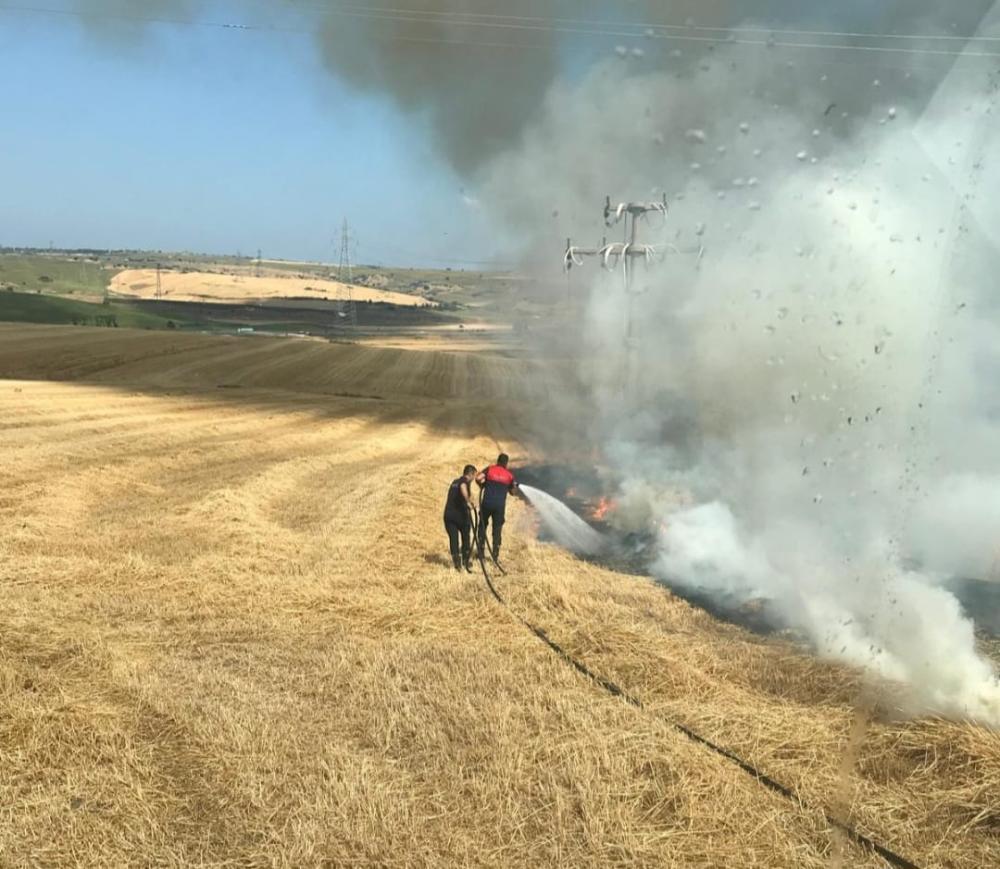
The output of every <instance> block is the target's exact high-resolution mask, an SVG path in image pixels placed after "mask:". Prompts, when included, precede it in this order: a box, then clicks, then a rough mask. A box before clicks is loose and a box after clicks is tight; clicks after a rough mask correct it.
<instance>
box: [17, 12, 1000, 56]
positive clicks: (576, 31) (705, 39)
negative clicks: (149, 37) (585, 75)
mask: <svg viewBox="0 0 1000 869" xmlns="http://www.w3.org/2000/svg"><path fill="white" fill-rule="evenodd" d="M314 9H315V10H316V11H324V12H326V13H327V14H331V15H342V16H347V17H354V18H359V19H367V20H373V21H386V22H392V21H401V22H404V23H411V24H426V23H428V19H427V15H426V13H425V14H424V15H423V16H421V15H419V14H414V13H413V12H405V11H399V12H396V11H390V12H386V13H381V12H379V11H378V8H377V7H376V9H374V10H373V9H358V8H355V9H349V8H343V7H338V8H333V7H331V8H329V9H327V8H325V7H324V8H323V9H322V10H320V9H319V7H314ZM0 11H10V12H22V13H27V14H41V15H55V16H66V17H75V18H80V19H87V18H94V19H105V20H124V21H135V22H138V23H146V24H168V25H174V26H179V27H207V28H215V29H224V30H242V31H264V32H277V33H311V32H312V31H310V30H307V29H303V28H298V27H287V26H280V25H273V24H244V23H236V22H224V21H205V20H201V19H179V18H163V17H152V16H138V15H126V14H121V13H87V12H83V11H81V10H75V9H54V8H51V7H40V6H24V5H11V4H3V5H0ZM444 20H448V19H444ZM452 23H454V24H458V25H460V26H464V27H467V28H473V27H478V28H502V29H507V30H515V31H520V32H545V33H559V34H564V35H571V36H591V37H598V38H611V37H615V38H626V39H628V38H636V37H638V36H641V35H642V34H640V33H639V32H638V31H637V30H620V29H619V30H612V29H598V28H589V27H569V26H561V25H558V24H556V23H554V22H553V23H551V24H549V23H540V24H535V23H516V22H496V23H491V22H486V21H474V20H471V19H470V20H468V21H466V22H462V21H452ZM619 26H621V25H619ZM632 26H633V27H636V28H638V25H632ZM660 26H661V28H662V27H671V26H674V25H660ZM726 32H727V33H729V37H728V38H726V39H722V40H720V39H718V38H716V37H712V36H696V35H693V34H683V35H681V34H669V35H663V36H661V37H660V38H661V39H663V40H665V41H671V42H694V43H701V44H719V43H724V44H727V45H741V46H753V47H760V48H791V49H802V50H813V51H848V52H861V53H884V54H903V55H925V56H938V57H954V58H996V59H1000V52H997V51H970V50H968V49H959V50H953V49H942V48H929V47H904V46H887V45H851V44H848V43H836V42H792V41H784V40H777V39H774V38H773V36H771V37H768V38H767V39H740V38H737V37H736V34H738V33H740V32H741V31H738V30H730V31H726ZM744 32H759V33H761V34H764V33H768V32H769V31H766V30H760V31H744ZM787 33H789V34H795V33H799V31H787ZM813 33H814V34H823V33H824V32H823V31H813ZM829 33H830V35H831V36H832V35H834V32H833V31H830V32H829ZM864 36H867V37H868V38H883V37H891V36H894V35H891V34H877V35H876V34H871V35H867V34H865V35H864ZM904 36H905V35H904ZM385 38H387V39H390V40H392V41H401V42H416V43H421V42H425V43H430V44H437V45H456V46H473V47H496V48H531V47H537V46H536V45H535V44H532V43H524V42H520V43H518V42H483V41H473V40H468V39H462V38H458V39H447V38H440V37H426V38H421V37H413V36H402V35H390V36H387V37H385ZM914 38H915V37H914ZM984 38H985V37H984ZM990 39H992V37H990Z"/></svg>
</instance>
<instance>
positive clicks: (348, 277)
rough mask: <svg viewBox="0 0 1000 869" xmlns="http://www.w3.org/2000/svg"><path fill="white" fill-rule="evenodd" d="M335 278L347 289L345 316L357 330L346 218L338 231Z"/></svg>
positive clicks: (349, 239) (349, 232)
mask: <svg viewBox="0 0 1000 869" xmlns="http://www.w3.org/2000/svg"><path fill="white" fill-rule="evenodd" d="M337 277H338V279H339V280H340V282H341V283H342V284H344V285H345V286H346V287H347V316H348V317H349V318H350V321H351V328H352V329H357V328H358V308H357V305H355V303H354V291H353V289H352V288H351V286H352V284H353V283H354V268H353V267H352V265H351V227H350V225H349V224H348V222H347V218H346V217H345V218H344V223H343V226H342V227H341V230H340V268H339V270H338V271H337Z"/></svg>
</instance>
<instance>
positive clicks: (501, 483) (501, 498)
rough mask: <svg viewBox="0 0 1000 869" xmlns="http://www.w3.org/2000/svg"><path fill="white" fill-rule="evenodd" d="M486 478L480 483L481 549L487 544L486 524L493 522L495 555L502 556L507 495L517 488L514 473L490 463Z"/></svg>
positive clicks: (485, 472)
mask: <svg viewBox="0 0 1000 869" xmlns="http://www.w3.org/2000/svg"><path fill="white" fill-rule="evenodd" d="M483 475H484V477H485V479H484V480H483V482H482V483H481V484H480V485H481V486H482V495H481V500H480V504H479V540H478V543H479V549H480V552H482V549H483V547H484V546H485V545H486V526H487V524H488V523H490V522H492V523H493V557H494V558H499V557H500V544H501V543H502V542H503V523H504V522H505V521H506V515H505V514H506V512H507V495H509V494H510V493H512V492H514V491H515V490H516V489H517V481H516V480H515V479H514V475H513V474H512V473H511V472H510V471H508V470H507V469H506V468H504V467H501V466H500V465H490V466H489V467H488V468H487V469H486V470H485V471H484V472H483Z"/></svg>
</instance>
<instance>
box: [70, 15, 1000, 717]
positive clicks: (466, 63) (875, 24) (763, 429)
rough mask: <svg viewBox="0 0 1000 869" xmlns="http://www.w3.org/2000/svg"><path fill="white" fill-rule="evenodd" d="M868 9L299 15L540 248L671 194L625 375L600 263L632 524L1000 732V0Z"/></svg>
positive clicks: (919, 698) (669, 550)
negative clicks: (997, 9) (994, 638)
mask: <svg viewBox="0 0 1000 869" xmlns="http://www.w3.org/2000/svg"><path fill="white" fill-rule="evenodd" d="M78 4H79V6H80V8H84V9H86V10H88V11H91V12H95V13H97V14H103V13H105V12H109V11H110V12H112V13H113V11H114V10H115V9H120V8H121V7H122V5H123V4H121V3H110V2H97V0H78ZM847 5H848V7H849V8H848V9H846V10H844V9H841V10H838V11H835V12H831V11H829V10H824V11H822V12H820V11H819V6H818V4H817V11H816V13H815V14H810V13H809V12H804V11H803V7H802V4H800V3H796V4H791V3H788V2H777V0H775V2H760V3H756V4H742V3H740V4H736V3H731V4H718V5H713V9H715V10H716V12H715V13H714V16H713V18H712V19H711V20H708V19H707V18H706V15H705V12H704V11H703V10H702V4H698V3H695V2H693V0H691V2H685V3H671V4H669V7H668V8H669V11H664V10H663V4H660V3H656V4H654V3H639V2H627V0H618V2H613V3H601V4H597V3H594V4H584V5H581V4H579V3H572V4H570V3H568V2H558V0H548V2H543V3H538V2H531V3H529V2H527V0H524V2H521V0H518V2H515V3H512V4H505V5H504V7H503V13H502V14H500V13H497V12H496V11H495V8H496V7H495V4H490V3H486V2H485V0H480V2H467V3H463V4H455V3H446V2H439V3H433V2H430V0H400V2H397V3H395V4H393V6H394V9H393V10H392V11H391V12H390V11H388V10H382V11H380V10H378V9H377V8H373V7H365V6H349V5H347V4H339V5H335V6H333V8H332V9H330V10H329V11H327V12H318V11H317V7H316V5H315V3H306V2H301V3H299V2H293V3H290V4H289V5H288V8H289V9H290V10H292V13H294V14H296V15H300V16H302V17H303V20H307V21H309V22H310V26H311V27H315V30H316V33H317V37H318V39H319V43H318V45H319V48H320V51H321V53H322V56H323V58H324V60H325V63H326V65H327V66H328V67H329V69H330V70H331V71H332V72H333V73H334V74H336V75H338V76H340V77H342V78H344V79H346V80H348V81H350V82H352V83H353V84H354V85H356V86H357V87H358V88H360V89H363V90H366V91H372V92H376V93H379V94H383V95H385V96H386V98H387V99H388V100H389V101H391V102H392V103H393V104H394V105H396V106H398V107H400V108H401V109H402V110H404V111H405V112H407V113H409V114H411V115H413V116H414V117H416V118H418V119H420V120H421V122H423V123H425V124H426V128H427V130H428V131H429V133H430V135H431V137H432V139H433V141H434V142H435V143H436V145H437V146H438V148H439V152H440V154H441V156H442V159H444V160H446V161H447V162H449V163H450V164H451V165H452V166H454V167H455V168H456V169H458V170H459V171H460V172H461V173H463V175H464V177H466V178H467V179H468V182H469V185H470V189H472V190H474V191H475V192H476V195H477V197H478V199H479V201H480V202H481V203H482V205H483V207H484V208H486V209H487V210H488V212H489V213H490V214H491V215H492V216H493V218H494V219H495V221H496V222H497V224H498V225H499V226H500V227H502V229H503V231H504V234H505V242H506V244H507V246H508V247H509V249H511V250H515V251H517V252H518V254H519V255H520V256H522V257H523V258H524V259H525V260H526V261H530V262H533V263H541V262H551V263H553V264H556V263H558V259H559V252H560V250H561V248H562V245H563V243H564V241H565V239H566V237H567V236H572V237H574V239H575V240H577V241H578V242H579V243H582V244H587V245H590V244H594V243H595V242H597V241H598V240H599V239H600V237H601V235H602V234H605V233H607V234H608V235H609V236H614V237H617V235H616V233H618V232H619V231H620V228H615V229H611V230H608V229H606V228H605V227H604V226H603V221H602V220H601V216H600V209H601V206H602V204H603V199H604V196H605V195H606V194H610V195H612V196H613V197H615V198H616V199H619V198H620V199H622V200H629V199H651V198H655V197H658V196H660V195H661V194H663V193H665V194H666V195H667V197H668V199H669V201H670V203H671V211H670V214H669V216H668V217H667V219H666V220H665V221H660V219H659V218H651V219H650V220H649V221H647V222H646V223H645V224H644V225H643V226H642V227H641V232H642V234H643V237H644V238H645V239H646V240H648V241H658V242H661V243H664V244H669V245H671V246H672V252H671V253H670V254H669V255H667V256H666V258H665V261H664V262H663V263H662V264H660V265H658V266H656V267H655V268H650V269H648V270H646V271H644V272H642V273H641V274H640V275H639V277H638V279H637V280H638V284H637V287H636V289H637V290H639V291H641V294H639V295H637V296H636V297H635V299H634V302H633V303H634V305H635V321H636V322H637V323H638V324H639V331H638V335H637V342H636V344H637V350H636V352H637V356H638V362H639V366H638V375H637V376H636V378H635V382H634V383H633V384H632V385H631V387H630V388H629V389H625V388H624V384H623V377H622V359H623V356H624V350H623V344H624V341H623V335H624V326H623V321H624V311H625V309H626V308H627V306H628V300H627V299H626V298H625V296H624V293H623V291H622V281H621V277H620V274H614V275H605V276H597V277H591V276H589V275H588V276H586V277H583V278H581V277H579V274H578V273H577V272H574V283H575V287H576V290H577V292H581V293H584V292H586V293H589V294H590V302H589V305H588V308H587V316H586V321H585V323H584V324H583V326H582V330H581V338H580V343H581V348H580V350H581V352H580V355H581V358H582V359H584V360H585V361H584V362H583V363H582V370H581V375H582V378H583V380H584V382H585V383H586V385H587V387H588V390H589V397H590V403H589V405H588V408H587V410H588V412H587V413H586V414H581V418H584V419H586V420H587V424H588V425H589V426H590V435H591V437H592V438H593V440H595V441H597V442H599V443H600V444H601V445H602V446H603V449H604V453H605V455H606V456H607V458H608V460H609V461H610V462H611V463H612V464H613V465H614V467H615V469H616V471H617V472H618V474H619V475H621V476H622V477H624V480H625V482H624V484H623V487H622V493H621V498H622V504H621V509H620V511H619V517H620V521H622V522H625V523H628V524H630V525H632V526H635V527H639V526H641V527H642V528H643V529H644V530H649V529H659V530H658V534H659V539H660V544H661V545H660V556H659V558H658V560H657V563H656V570H657V572H658V574H659V575H660V576H662V577H663V578H664V579H666V580H668V581H670V582H672V583H676V584H681V585H688V586H692V587H698V588H701V589H707V590H709V591H715V592H719V593H723V592H724V593H726V594H730V595H736V596H737V597H742V598H745V599H751V598H754V597H758V596H766V597H768V598H770V599H772V600H773V601H775V602H776V604H777V605H778V606H779V607H780V609H781V612H782V614H783V616H784V617H785V619H786V620H787V621H788V622H789V623H790V624H791V625H793V626H795V627H796V628H798V629H799V630H800V631H802V632H803V633H804V634H805V635H806V636H808V637H809V639H810V641H811V642H812V643H813V645H814V646H815V648H816V649H817V650H818V652H820V653H821V654H823V655H826V656H829V657H833V658H837V659H840V660H843V661H846V662H849V663H851V664H855V665H857V666H860V667H864V668H866V669H867V670H868V671H870V672H871V673H873V674H876V675H877V676H880V677H883V678H887V679H890V680H895V681H899V682H902V683H905V684H907V685H908V686H909V696H910V697H911V699H912V705H913V709H914V710H915V711H928V710H930V711H943V712H946V713H949V714H958V715H970V716H973V717H975V718H978V719H980V720H983V721H987V722H990V723H992V724H995V725H1000V689H998V687H997V682H996V678H995V675H994V673H993V672H992V669H991V667H990V665H989V663H988V662H987V661H986V660H984V659H983V658H981V657H980V656H979V655H978V654H977V652H976V648H975V641H974V635H973V624H972V622H970V621H969V620H968V619H967V618H966V617H965V615H964V614H963V613H962V612H961V609H960V607H959V604H958V602H957V600H956V599H955V598H954V597H953V596H952V595H951V594H950V593H949V592H948V591H947V590H946V589H945V587H944V586H945V584H946V582H947V581H948V580H950V579H951V578H953V577H956V576H970V575H971V576H976V577H978V578H982V579H991V578H994V576H993V574H994V572H995V570H996V568H995V562H996V560H997V559H996V547H997V543H996V531H997V530H998V522H1000V455H998V454H997V452H996V446H995V445H996V443H998V438H1000V427H998V419H1000V417H998V415H997V414H998V411H1000V407H998V401H997V398H996V396H995V395H994V393H993V384H994V383H995V382H996V381H997V374H998V373H1000V359H998V358H997V350H996V349H995V348H997V347H1000V342H998V340H997V339H998V338H1000V335H998V325H1000V320H998V316H997V315H998V311H997V309H996V306H995V303H994V302H993V299H992V274H993V273H994V271H995V268H996V258H997V251H996V249H995V246H994V244H993V242H994V239H993V237H992V233H993V232H995V227H996V226H997V225H1000V221H997V220H994V219H993V217H994V216H995V215H994V213H993V208H994V207H995V206H994V205H993V203H992V202H991V201H990V200H989V197H988V195H987V191H989V190H990V189H991V188H992V189H994V190H995V189H996V187H997V184H998V183H1000V178H997V176H996V172H997V170H996V169H995V168H994V167H993V166H991V165H990V164H989V163H988V161H986V160H984V158H985V156H986V155H988V154H989V153H990V151H991V145H992V144H993V143H994V138H995V135H996V132H997V121H996V119H997V114H998V112H1000V103H998V100H997V86H998V79H997V77H996V73H995V70H996V68H997V58H993V57H982V56H977V55H979V54H988V53H990V52H995V51H996V48H995V46H996V45H997V43H992V42H985V41H980V42H975V43H972V44H971V45H969V46H966V44H965V42H963V41H962V40H961V39H947V38H946V39H942V38H941V36H942V35H946V36H947V35H955V34H966V35H967V34H970V33H973V32H975V31H976V29H977V27H978V26H979V24H980V21H982V22H983V23H982V29H981V31H980V34H979V35H981V36H982V35H988V36H992V37H1000V28H998V26H997V19H996V15H995V14H994V13H992V12H991V11H990V9H991V3H989V2H974V3H966V4H963V7H962V9H961V10H958V11H955V10H953V9H949V8H945V7H943V6H942V5H941V4H938V3H931V2H930V0H920V2H898V3H889V4H884V8H882V9H881V10H880V11H878V12H872V11H870V10H869V9H867V8H865V7H867V5H868V4H847ZM157 7H158V8H162V9H163V10H165V11H166V10H169V9H172V10H173V11H175V12H176V13H177V14H184V15H189V14H193V13H194V12H196V11H197V9H198V8H201V7H198V5H197V4H193V3H190V4H189V3H180V2H177V3H170V2H168V0H162V2H160V3H158V4H157ZM456 8H458V10H459V11H456ZM987 13H989V17H988V18H986V19H984V18H983V16H984V15H986V14H987ZM274 14H278V13H274ZM281 14H285V13H281ZM689 16H691V17H693V18H694V21H693V22H692V23H691V24H690V25H685V20H686V19H687V18H688V17H689ZM556 19H572V21H565V20H556ZM95 20H97V19H95ZM594 21H597V22H599V23H598V24H593V23H584V22H594ZM658 25H670V26H669V27H660V26H658ZM747 25H749V26H754V25H760V26H763V27H765V28H767V27H774V28H777V29H776V30H775V31H774V32H773V33H772V35H771V36H770V38H769V36H768V33H769V31H765V32H760V31H757V30H752V29H749V27H748V26H747ZM708 27H725V28H736V29H735V30H731V31H729V32H718V31H713V30H707V29H705V28H708ZM791 28H799V29H800V31H799V32H797V33H789V32H787V31H789V30H790V29H791ZM647 29H649V31H650V32H649V33H648V34H647V32H646V31H647ZM804 30H821V31H824V33H822V34H816V33H804V32H802V31H804ZM783 31H784V32H783ZM833 31H837V33H838V34H840V35H835V34H833V33H832V32H833ZM880 33H881V34H886V33H896V34H900V35H902V36H903V37H905V38H898V39H891V38H885V37H882V38H877V37H876V38H873V37H871V36H865V35H864V34H880ZM844 34H851V35H844ZM858 34H861V35H858ZM915 34H924V35H925V36H923V37H921V38H909V37H912V36H913V35H915ZM730 40H731V44H730V42H729V41H730ZM769 41H770V42H771V43H773V44H772V45H768V44H767V43H768V42H769ZM454 43H459V44H458V45H456V44H454ZM831 44H833V45H836V46H839V48H831V47H829V46H830V45H831ZM824 46H827V47H824ZM845 47H850V48H852V49H854V50H844V49H845ZM963 49H967V53H966V55H965V56H964V57H956V56H955V53H956V52H961V51H962V50H963ZM935 95H937V98H935ZM553 270H554V269H553ZM546 410H547V411H550V410H551V409H546Z"/></svg>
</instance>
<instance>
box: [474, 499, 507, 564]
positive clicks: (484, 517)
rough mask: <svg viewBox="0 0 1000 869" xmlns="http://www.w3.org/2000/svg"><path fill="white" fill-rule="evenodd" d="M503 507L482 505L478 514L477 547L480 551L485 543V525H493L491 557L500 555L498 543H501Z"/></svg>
mask: <svg viewBox="0 0 1000 869" xmlns="http://www.w3.org/2000/svg"><path fill="white" fill-rule="evenodd" d="M504 512H505V511H504V508H503V507H489V506H487V505H485V504H484V505H483V507H482V510H481V512H480V514H479V549H480V551H482V549H483V547H484V546H485V545H486V526H487V524H492V526H493V557H494V558H499V557H500V544H501V543H503V523H504V521H505V516H504Z"/></svg>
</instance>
